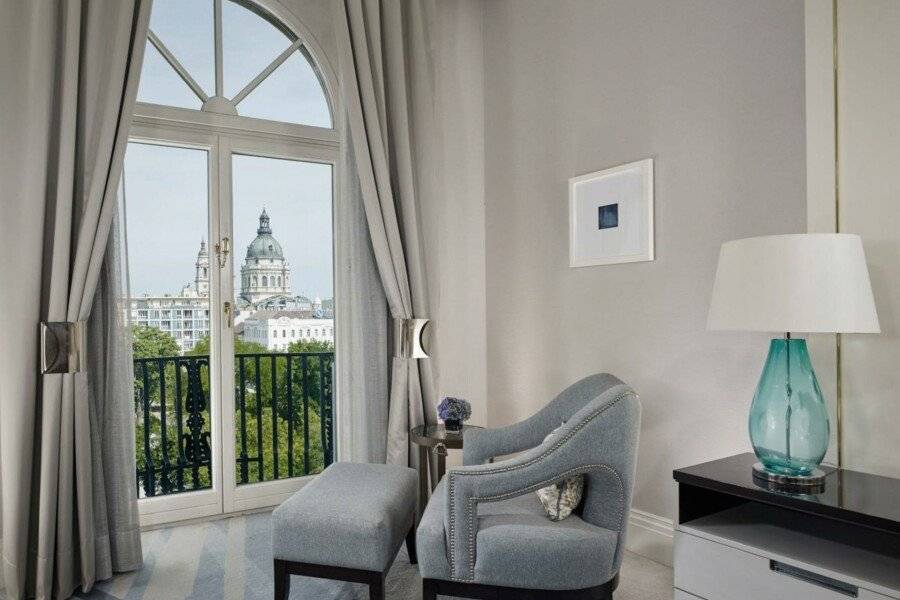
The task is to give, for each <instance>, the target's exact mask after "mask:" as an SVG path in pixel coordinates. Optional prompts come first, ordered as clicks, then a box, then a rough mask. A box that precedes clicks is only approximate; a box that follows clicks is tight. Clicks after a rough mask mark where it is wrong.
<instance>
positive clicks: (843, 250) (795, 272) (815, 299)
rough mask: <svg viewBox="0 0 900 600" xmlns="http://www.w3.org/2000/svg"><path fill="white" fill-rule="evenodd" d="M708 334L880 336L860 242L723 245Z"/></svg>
mask: <svg viewBox="0 0 900 600" xmlns="http://www.w3.org/2000/svg"><path fill="white" fill-rule="evenodd" d="M707 328H708V329H725V330H740V331H771V332H797V333H815V332H821V333H878V332H880V331H881V329H880V328H879V325H878V315H877V314H876V312H875V300H874V298H873V296H872V284H871V283H870V282H869V270H868V268H867V267H866V255H865V251H864V250H863V246H862V240H861V239H860V237H859V236H858V235H850V234H844V233H807V234H796V235H771V236H764V237H755V238H747V239H743V240H734V241H732V242H726V243H724V244H722V250H721V252H720V254H719V268H718V270H717V271H716V282H715V285H714V286H713V295H712V304H711V306H710V309H709V318H708V320H707Z"/></svg>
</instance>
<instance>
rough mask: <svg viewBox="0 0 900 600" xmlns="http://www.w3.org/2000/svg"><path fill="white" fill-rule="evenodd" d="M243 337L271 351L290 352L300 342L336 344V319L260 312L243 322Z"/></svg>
mask: <svg viewBox="0 0 900 600" xmlns="http://www.w3.org/2000/svg"><path fill="white" fill-rule="evenodd" d="M241 337H242V339H244V340H245V341H248V342H255V343H257V344H262V345H263V346H265V347H266V349H268V350H287V349H288V346H289V345H290V344H291V343H292V342H298V341H319V342H330V343H332V344H333V343H334V319H324V318H315V315H314V313H313V312H312V311H304V310H260V311H257V312H255V313H253V314H252V315H250V316H249V317H247V318H246V319H244V321H243V323H242V332H241Z"/></svg>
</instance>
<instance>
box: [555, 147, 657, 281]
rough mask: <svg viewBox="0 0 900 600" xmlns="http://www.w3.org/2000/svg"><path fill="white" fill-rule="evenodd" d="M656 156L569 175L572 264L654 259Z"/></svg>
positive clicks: (577, 265)
mask: <svg viewBox="0 0 900 600" xmlns="http://www.w3.org/2000/svg"><path fill="white" fill-rule="evenodd" d="M653 236H654V227H653V159H652V158H647V159H644V160H639V161H636V162H631V163H627V164H624V165H619V166H616V167H611V168H609V169H604V170H602V171H596V172H594V173H587V174H585V175H580V176H578V177H573V178H571V179H569V266H570V267H591V266H597V265H613V264H620V263H631V262H643V261H652V260H654V258H655V250H654V245H653Z"/></svg>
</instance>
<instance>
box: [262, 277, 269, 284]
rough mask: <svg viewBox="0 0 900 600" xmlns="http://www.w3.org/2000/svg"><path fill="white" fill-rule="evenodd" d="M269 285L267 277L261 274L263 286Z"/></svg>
mask: <svg viewBox="0 0 900 600" xmlns="http://www.w3.org/2000/svg"><path fill="white" fill-rule="evenodd" d="M268 286H269V278H268V277H266V276H265V275H263V287H268Z"/></svg>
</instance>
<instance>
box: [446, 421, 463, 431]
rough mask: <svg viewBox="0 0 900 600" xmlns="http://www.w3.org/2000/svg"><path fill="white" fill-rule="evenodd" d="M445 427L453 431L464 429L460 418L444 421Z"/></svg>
mask: <svg viewBox="0 0 900 600" xmlns="http://www.w3.org/2000/svg"><path fill="white" fill-rule="evenodd" d="M444 429H446V430H447V431H452V432H453V433H458V432H460V431H462V421H460V420H459V419H447V420H446V421H444Z"/></svg>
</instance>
